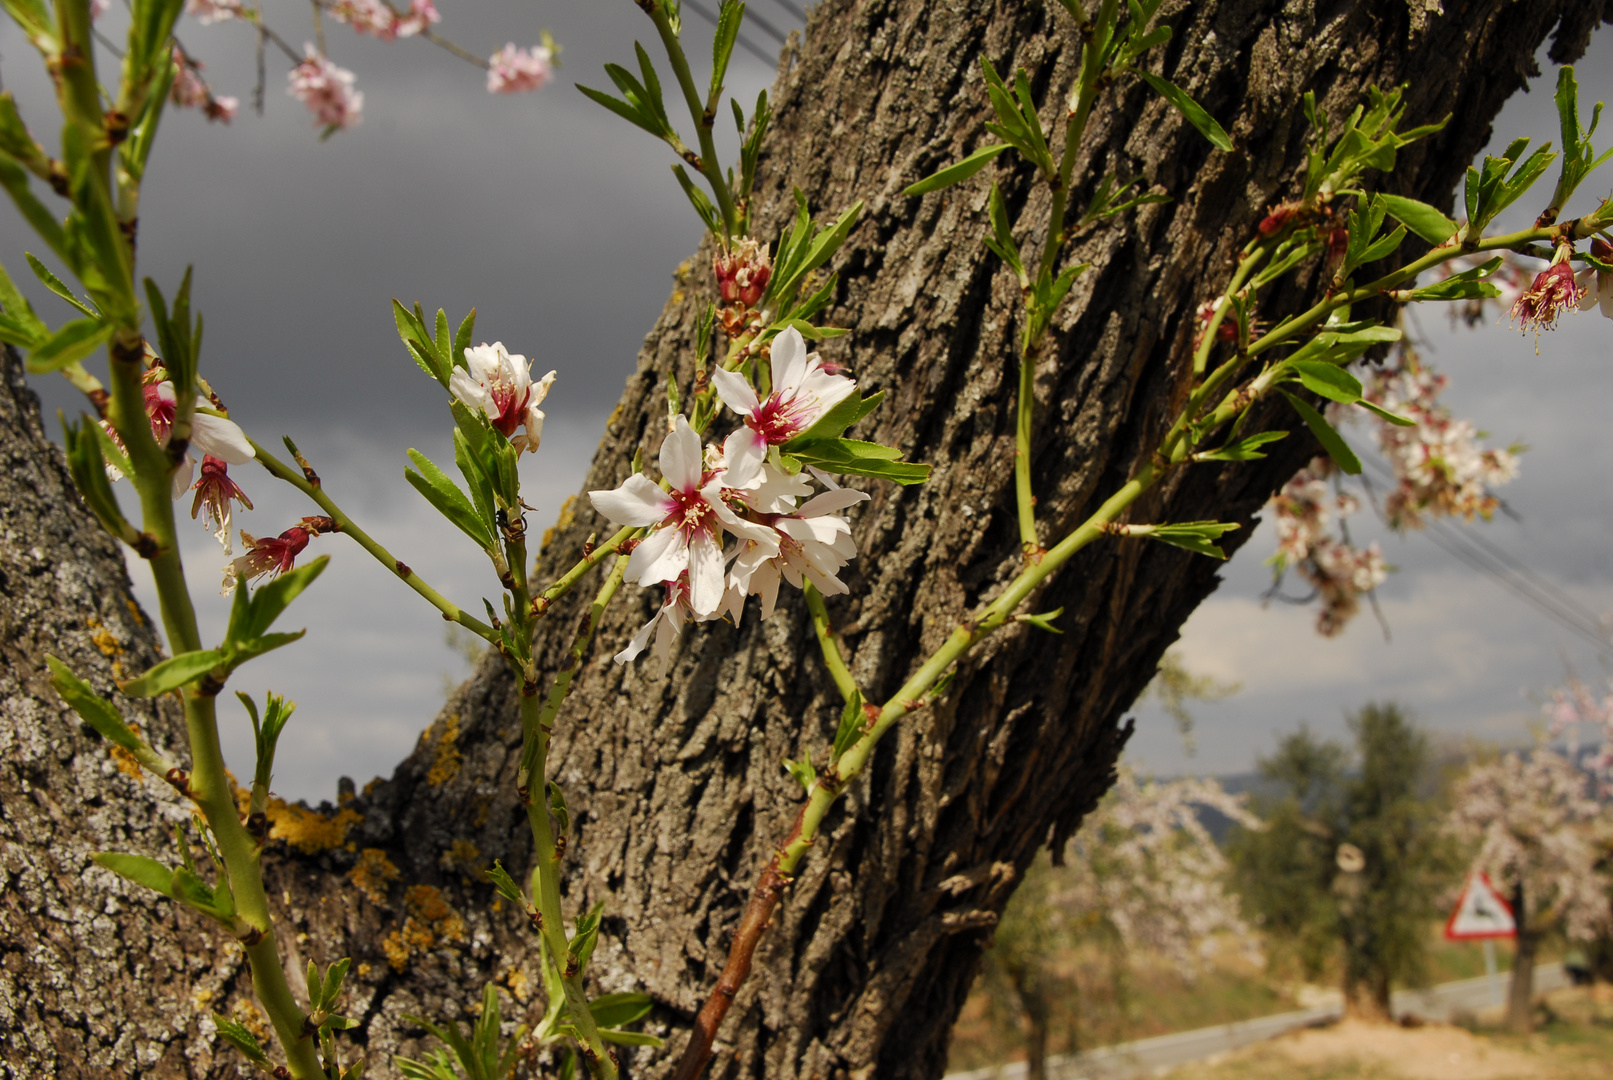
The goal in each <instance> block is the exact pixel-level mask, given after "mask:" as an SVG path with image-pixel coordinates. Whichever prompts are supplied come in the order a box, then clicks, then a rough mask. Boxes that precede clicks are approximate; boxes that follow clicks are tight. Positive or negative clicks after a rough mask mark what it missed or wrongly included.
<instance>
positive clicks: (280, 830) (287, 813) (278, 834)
mask: <svg viewBox="0 0 1613 1080" xmlns="http://www.w3.org/2000/svg"><path fill="white" fill-rule="evenodd" d="M267 812H268V816H269V835H270V837H272V838H273V839H275V840H284V841H285V842H286V843H287V844H290V845H291V846H292V847H294V848H296V849H297V850H298V851H300V852H302V853H303V854H304V855H314V854H317V853H319V852H321V851H330V850H331V849H333V848H339V847H341V846H342V845H343V844H345V843H347V832H348V830H349V829H351V828H352V827H353V826H354V825H357V824H358V823H359V822H361V821H363V820H364V815H362V814H360V813H359V812H358V811H356V810H349V809H347V808H346V807H343V808H342V809H340V810H338V811H336V813H335V814H333V815H329V816H327V815H325V814H321V813H320V812H319V811H317V810H310V809H308V808H307V807H305V806H293V805H291V804H290V803H288V802H286V801H285V800H284V799H280V798H276V797H275V796H273V795H271V796H269V805H268V810H267Z"/></svg>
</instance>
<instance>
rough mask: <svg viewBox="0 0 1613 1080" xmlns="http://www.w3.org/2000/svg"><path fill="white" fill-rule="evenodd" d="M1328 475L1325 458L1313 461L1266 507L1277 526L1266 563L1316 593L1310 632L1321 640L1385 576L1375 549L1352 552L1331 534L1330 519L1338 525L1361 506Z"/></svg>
mask: <svg viewBox="0 0 1613 1080" xmlns="http://www.w3.org/2000/svg"><path fill="white" fill-rule="evenodd" d="M1332 470H1333V463H1332V461H1331V460H1329V459H1328V458H1316V459H1314V460H1313V461H1312V462H1311V463H1310V465H1308V466H1306V467H1305V468H1304V469H1301V470H1300V471H1299V472H1298V473H1296V474H1295V475H1294V477H1293V479H1291V480H1289V481H1288V483H1287V484H1284V485H1283V488H1282V490H1281V491H1279V492H1278V493H1277V495H1276V497H1275V498H1273V499H1272V503H1271V505H1272V510H1273V512H1274V514H1275V516H1276V524H1277V553H1276V554H1275V555H1274V556H1272V562H1273V564H1274V565H1275V567H1276V570H1277V572H1278V573H1279V574H1281V573H1282V572H1283V571H1284V570H1286V569H1288V568H1289V567H1292V568H1293V569H1294V570H1295V571H1296V572H1298V574H1299V575H1300V576H1301V577H1302V578H1304V579H1305V580H1306V581H1307V582H1309V583H1310V585H1311V587H1312V588H1314V589H1315V590H1316V593H1317V595H1318V597H1319V598H1320V599H1321V602H1322V609H1321V611H1320V612H1319V613H1318V614H1317V617H1316V629H1317V631H1318V632H1319V633H1321V634H1322V635H1324V636H1326V637H1333V636H1334V635H1336V634H1338V633H1339V632H1340V631H1342V630H1343V629H1344V628H1345V626H1347V625H1348V624H1349V622H1350V620H1351V619H1352V618H1354V617H1355V615H1356V613H1357V612H1358V611H1359V610H1360V608H1361V597H1362V596H1363V595H1364V594H1366V593H1369V592H1371V591H1372V590H1373V589H1375V588H1377V587H1378V586H1379V585H1382V584H1383V583H1384V581H1386V580H1387V579H1388V577H1389V566H1388V564H1387V563H1385V562H1384V559H1383V552H1382V551H1381V550H1379V548H1378V545H1377V544H1375V543H1374V544H1369V545H1368V546H1367V547H1366V548H1364V549H1363V548H1357V547H1356V546H1354V545H1353V544H1351V543H1350V542H1349V541H1348V540H1347V539H1344V540H1341V539H1339V538H1338V537H1335V536H1334V535H1333V534H1332V532H1331V525H1332V523H1333V521H1334V520H1335V519H1337V520H1339V521H1342V520H1343V519H1344V518H1347V517H1349V516H1350V515H1351V514H1354V513H1355V512H1356V511H1357V510H1359V509H1360V506H1361V504H1360V501H1359V500H1358V499H1356V498H1355V496H1353V495H1351V494H1349V493H1348V492H1335V491H1334V490H1333V488H1332V487H1331V486H1330V485H1329V484H1328V481H1327V478H1328V477H1329V476H1330V475H1331V473H1332Z"/></svg>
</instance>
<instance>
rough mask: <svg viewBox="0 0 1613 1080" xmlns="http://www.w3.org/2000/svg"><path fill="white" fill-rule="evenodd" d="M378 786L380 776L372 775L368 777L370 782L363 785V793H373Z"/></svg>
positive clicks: (379, 784)
mask: <svg viewBox="0 0 1613 1080" xmlns="http://www.w3.org/2000/svg"><path fill="white" fill-rule="evenodd" d="M380 786H381V778H380V777H379V776H372V777H371V778H370V782H369V783H368V784H365V785H364V794H366V795H374V794H375V789H376V788H378V787H380Z"/></svg>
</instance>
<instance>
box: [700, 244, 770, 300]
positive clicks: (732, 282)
mask: <svg viewBox="0 0 1613 1080" xmlns="http://www.w3.org/2000/svg"><path fill="white" fill-rule="evenodd" d="M711 269H712V272H713V273H715V274H716V275H717V289H718V291H719V292H721V293H722V298H723V300H724V302H726V303H730V304H732V303H735V302H738V303H740V304H743V305H744V306H745V307H748V308H753V307H755V306H756V305H757V303H758V302H759V301H760V300H761V299H762V294H763V293H764V292H766V291H767V282H768V280H769V279H770V278H772V276H773V263H772V261H771V260H769V259H768V257H767V249H766V248H765V247H763V246H762V245H761V244H758V243H757V242H756V241H755V240H752V239H751V238H750V237H748V236H747V237H745V238H744V239H742V240H740V241H738V242H737V243H735V244H734V246H733V248H732V249H731V250H728V251H723V252H719V253H718V254H717V255H714V256H712V260H711Z"/></svg>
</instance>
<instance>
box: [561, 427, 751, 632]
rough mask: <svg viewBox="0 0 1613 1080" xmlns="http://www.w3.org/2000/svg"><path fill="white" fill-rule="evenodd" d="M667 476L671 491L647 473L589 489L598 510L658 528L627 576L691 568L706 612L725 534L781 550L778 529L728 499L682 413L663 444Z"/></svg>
mask: <svg viewBox="0 0 1613 1080" xmlns="http://www.w3.org/2000/svg"><path fill="white" fill-rule="evenodd" d="M660 463H661V475H662V476H663V477H665V478H666V481H667V484H668V488H669V489H668V490H666V491H662V490H661V488H660V487H659V486H658V485H657V484H656V483H655V482H654V481H653V480H651V479H650V478H649V477H647V476H645V475H644V474H643V473H634V474H633V475H632V476H629V477H628V478H627V479H626V480H625V481H624V482H623V483H622V485H621V486H620V487H617V488H614V489H612V490H609V491H590V492H589V493H588V497H589V499H590V500H592V502H593V504H594V508H595V509H596V510H598V511H599V512H600V513H601V514H604V515H605V516H606V517H607V518H609V519H610V520H611V521H613V522H615V523H616V524H618V525H628V526H633V527H636V528H644V527H650V528H652V529H653V531H652V532H651V533H650V534H649V535H648V536H646V537H645V538H644V539H643V540H642V541H640V542H639V545H638V546H637V547H636V548H634V549H633V554H632V556H631V557H630V558H629V559H628V563H627V577H628V578H629V579H630V580H632V581H636V582H638V583H639V584H640V585H656V584H659V583H661V582H664V581H676V580H677V578H678V575H679V574H682V573H683V572H685V571H687V572H688V574H689V604H690V608H691V610H693V611H694V613H695V614H696V615H698V616H700V617H702V618H704V617H705V616H707V615H710V614H711V613H713V612H714V611H716V609H717V607H718V605H719V604H721V603H722V599H723V592H724V589H725V583H724V565H723V563H724V560H723V552H722V536H723V533H724V532H725V531H726V532H731V533H733V534H734V535H735V536H736V537H738V538H740V539H741V540H750V541H753V542H755V543H757V544H758V545H761V546H762V547H763V548H767V547H771V549H772V550H771V551H769V555H771V554H773V553H775V552H777V550H778V546H777V545H778V540H777V535H778V534H777V533H775V532H774V531H773V530H772V529H770V528H768V527H767V526H766V525H762V524H758V523H756V522H751V521H746V520H744V519H742V518H740V517H739V515H737V514H735V513H734V511H733V510H732V509H731V508H730V507H729V506H728V504H727V501H726V499H725V494H726V493H725V492H724V487H725V486H726V478H725V473H724V472H723V471H721V470H713V471H707V470H705V469H704V468H703V466H702V460H701V450H700V436H699V435H696V434H695V432H694V429H693V428H691V427H690V426H689V421H688V420H686V419H685V418H684V417H682V416H679V417H678V418H677V419H676V421H675V422H674V426H673V429H672V432H671V433H670V434H669V435H667V437H666V439H665V440H664V441H663V442H662V443H661V454H660Z"/></svg>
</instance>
